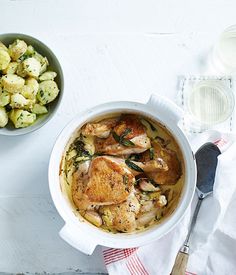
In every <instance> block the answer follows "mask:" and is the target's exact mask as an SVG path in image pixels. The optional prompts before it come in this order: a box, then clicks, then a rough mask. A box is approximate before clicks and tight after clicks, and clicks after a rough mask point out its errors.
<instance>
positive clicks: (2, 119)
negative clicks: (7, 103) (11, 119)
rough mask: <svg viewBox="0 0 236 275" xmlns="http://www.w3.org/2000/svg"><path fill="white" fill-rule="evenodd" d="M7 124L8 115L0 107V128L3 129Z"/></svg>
mask: <svg viewBox="0 0 236 275" xmlns="http://www.w3.org/2000/svg"><path fill="white" fill-rule="evenodd" d="M7 123H8V115H7V112H6V109H5V108H4V107H0V127H1V128H2V127H5V126H6V125H7Z"/></svg>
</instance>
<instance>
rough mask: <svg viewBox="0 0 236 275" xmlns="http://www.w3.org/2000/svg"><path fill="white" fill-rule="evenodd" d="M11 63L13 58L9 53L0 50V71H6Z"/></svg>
mask: <svg viewBox="0 0 236 275" xmlns="http://www.w3.org/2000/svg"><path fill="white" fill-rule="evenodd" d="M10 61H11V58H10V55H9V54H8V52H7V51H5V50H3V49H0V70H4V69H6V68H7V66H8V65H9V63H10Z"/></svg>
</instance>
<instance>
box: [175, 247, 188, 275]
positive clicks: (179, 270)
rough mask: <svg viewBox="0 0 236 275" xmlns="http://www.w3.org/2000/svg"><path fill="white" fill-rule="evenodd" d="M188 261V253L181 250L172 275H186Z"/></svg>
mask: <svg viewBox="0 0 236 275" xmlns="http://www.w3.org/2000/svg"><path fill="white" fill-rule="evenodd" d="M187 263H188V254H186V253H184V252H181V251H179V252H178V254H177V257H176V259H175V264H174V266H173V269H172V271H171V275H184V274H185V270H186V266H187Z"/></svg>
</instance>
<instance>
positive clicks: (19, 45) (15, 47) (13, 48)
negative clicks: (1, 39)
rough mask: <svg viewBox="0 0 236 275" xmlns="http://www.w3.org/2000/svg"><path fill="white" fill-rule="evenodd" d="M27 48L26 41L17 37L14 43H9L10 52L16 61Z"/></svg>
mask: <svg viewBox="0 0 236 275" xmlns="http://www.w3.org/2000/svg"><path fill="white" fill-rule="evenodd" d="M26 50H27V44H26V43H25V41H23V40H20V39H17V40H16V41H15V42H14V43H13V44H11V45H9V54H10V57H11V59H12V60H14V61H16V60H17V59H18V58H20V57H21V56H22V55H23V54H24V53H25V52H26Z"/></svg>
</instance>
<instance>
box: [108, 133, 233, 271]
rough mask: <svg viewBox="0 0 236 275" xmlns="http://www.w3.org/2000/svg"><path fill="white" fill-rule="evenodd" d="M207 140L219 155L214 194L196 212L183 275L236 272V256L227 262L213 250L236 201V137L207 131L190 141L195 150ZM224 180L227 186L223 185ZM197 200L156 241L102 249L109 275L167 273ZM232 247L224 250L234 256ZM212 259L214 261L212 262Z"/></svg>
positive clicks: (181, 242) (227, 246)
mask: <svg viewBox="0 0 236 275" xmlns="http://www.w3.org/2000/svg"><path fill="white" fill-rule="evenodd" d="M208 141H210V142H214V143H215V144H217V146H218V147H219V148H220V150H221V152H222V154H221V155H220V157H219V158H218V166H217V171H216V179H215V185H214V194H213V196H211V197H209V198H207V199H206V200H205V201H204V203H203V204H202V207H201V209H200V212H199V216H198V221H197V225H196V227H195V232H194V235H193V238H192V242H191V246H190V248H191V251H190V252H191V253H190V257H189V264H188V267H187V271H186V273H185V275H229V274H230V275H231V274H236V273H235V272H236V271H235V270H236V260H235V259H236V258H234V261H233V263H232V260H231V261H230V263H229V262H228V258H227V259H226V258H225V257H224V253H223V252H222V254H221V255H218V253H215V252H214V251H212V250H213V249H215V244H216V243H218V242H219V240H218V239H217V234H219V232H222V230H223V229H222V226H221V222H222V219H223V217H224V214H225V213H226V210H227V211H228V212H229V210H228V205H229V203H230V202H231V200H233V198H234V200H235V201H236V184H235V180H234V179H235V178H236V169H235V167H236V136H235V135H232V134H221V133H219V132H216V131H208V132H205V133H203V134H201V135H199V136H198V138H197V139H196V138H195V139H194V140H193V141H192V142H191V143H192V148H193V150H194V151H196V150H197V149H198V148H199V147H200V145H202V144H204V143H205V142H208ZM233 173H234V175H233ZM225 180H227V185H225V184H224V181H225ZM229 194H231V196H230V195H229ZM232 194H235V196H234V197H233V196H232ZM227 196H228V198H230V199H229V200H224V199H222V198H225V197H227ZM196 199H197V198H195V200H194V201H193V203H192V207H191V209H189V211H188V212H187V213H186V215H185V217H184V218H183V219H182V220H181V221H180V223H179V224H178V225H177V226H176V227H175V229H174V230H172V231H171V232H170V233H168V234H167V235H165V236H164V237H163V238H161V239H160V240H157V241H156V242H155V243H152V244H148V245H146V246H143V247H139V248H127V249H114V248H104V250H103V256H104V261H105V265H106V267H107V270H108V273H109V274H110V275H120V274H121V275H169V274H170V272H171V270H172V266H173V264H174V261H175V257H176V254H177V252H178V250H179V248H180V247H181V245H182V244H183V242H184V239H185V236H186V234H187V228H188V225H189V221H190V215H191V212H192V210H193V208H194V205H195V203H196ZM205 213H207V215H206V214H205ZM232 215H234V213H232ZM234 216H235V215H234ZM234 220H235V228H234V230H235V232H236V217H235V219H234ZM225 224H226V223H225ZM231 227H232V224H231V225H230V228H231ZM221 234H222V233H221ZM213 241H214V242H213ZM212 242H213V243H212ZM235 245H236V234H235ZM221 246H222V247H223V246H224V244H221ZM235 247H236V246H235ZM235 247H234V246H232V247H230V245H229V244H227V245H226V248H224V249H229V251H231V250H232V251H231V252H232V255H234V256H236V254H235ZM224 249H222V251H224ZM212 262H214V265H213V264H212ZM227 268H228V269H227Z"/></svg>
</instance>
